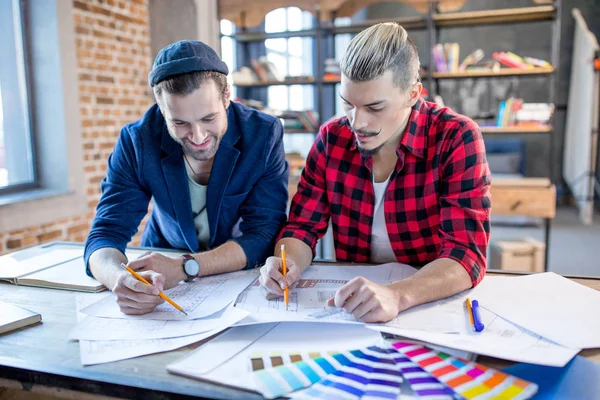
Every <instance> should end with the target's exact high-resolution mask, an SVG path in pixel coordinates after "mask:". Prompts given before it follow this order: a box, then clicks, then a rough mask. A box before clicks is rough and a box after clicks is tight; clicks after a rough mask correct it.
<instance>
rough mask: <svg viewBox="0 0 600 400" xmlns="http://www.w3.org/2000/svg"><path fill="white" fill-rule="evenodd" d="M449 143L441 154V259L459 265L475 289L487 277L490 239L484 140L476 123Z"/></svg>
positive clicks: (453, 135)
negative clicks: (487, 251) (487, 250)
mask: <svg viewBox="0 0 600 400" xmlns="http://www.w3.org/2000/svg"><path fill="white" fill-rule="evenodd" d="M449 143H450V144H449V146H447V148H446V149H444V150H443V151H442V154H441V163H442V164H441V171H442V177H441V185H440V230H439V235H440V238H441V249H440V252H439V255H438V258H450V259H453V260H455V261H457V262H459V263H460V264H461V265H462V266H463V267H464V268H465V270H466V271H467V272H468V274H469V276H470V277H471V282H472V284H473V286H476V285H477V284H478V283H479V282H481V280H482V279H483V277H484V275H485V271H486V249H487V246H488V242H489V238H490V211H491V204H492V199H491V195H490V184H491V176H490V170H489V167H488V164H487V159H486V155H485V146H484V142H483V137H482V136H481V132H480V131H479V128H478V127H477V125H476V124H475V123H474V122H472V121H468V122H466V123H464V124H462V125H461V126H459V127H458V128H456V129H454V130H453V132H452V133H451V134H450V137H449Z"/></svg>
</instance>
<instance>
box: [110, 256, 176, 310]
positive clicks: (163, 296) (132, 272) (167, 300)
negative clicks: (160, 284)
mask: <svg viewBox="0 0 600 400" xmlns="http://www.w3.org/2000/svg"><path fill="white" fill-rule="evenodd" d="M121 268H123V269H124V270H125V271H127V272H129V273H130V274H131V275H133V276H134V277H135V279H137V280H138V281H140V282H144V283H145V284H146V285H150V286H152V285H151V284H150V282H148V281H147V280H145V279H144V277H142V276H141V275H140V274H138V273H137V272H135V271H134V270H132V269H131V268H129V267H128V266H126V265H125V264H123V263H121ZM158 295H159V296H160V297H161V298H162V299H163V300H164V301H166V302H168V303H169V304H171V305H172V306H173V307H175V308H176V309H178V310H179V311H181V312H182V313H184V314H185V315H187V313H186V312H185V311H183V308H181V307H180V306H179V304H177V303H175V302H174V301H173V300H171V299H170V298H169V296H167V295H166V294H164V293H163V292H159V293H158Z"/></svg>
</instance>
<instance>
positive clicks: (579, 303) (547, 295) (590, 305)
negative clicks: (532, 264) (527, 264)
mask: <svg viewBox="0 0 600 400" xmlns="http://www.w3.org/2000/svg"><path fill="white" fill-rule="evenodd" d="M494 278H495V279H493V280H490V279H489V278H485V279H484V280H483V281H482V282H481V284H480V285H479V286H478V287H477V288H475V290H477V295H476V296H475V297H474V298H476V299H477V300H479V303H480V304H481V305H482V306H483V307H486V308H487V309H489V310H491V311H493V312H495V313H496V314H498V315H500V316H502V317H504V318H506V319H508V320H509V321H511V322H513V323H515V324H517V325H520V326H522V327H524V328H526V329H529V330H530V331H533V332H535V333H537V334H538V335H541V336H543V337H545V338H547V339H549V340H552V341H554V342H556V343H560V344H562V345H563V346H567V347H573V348H596V347H600V312H599V311H598V310H600V291H597V290H594V289H591V288H588V287H585V286H583V285H580V284H578V283H576V282H573V281H571V280H570V279H567V278H564V277H562V276H560V275H557V274H555V273H553V272H546V273H538V274H532V275H527V276H521V277H494Z"/></svg>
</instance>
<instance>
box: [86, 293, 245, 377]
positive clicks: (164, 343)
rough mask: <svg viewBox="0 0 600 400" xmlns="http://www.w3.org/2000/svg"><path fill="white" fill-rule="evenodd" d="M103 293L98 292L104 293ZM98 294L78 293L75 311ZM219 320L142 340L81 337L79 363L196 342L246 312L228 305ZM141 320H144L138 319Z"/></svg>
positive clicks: (145, 352) (116, 357) (140, 353)
mask: <svg viewBox="0 0 600 400" xmlns="http://www.w3.org/2000/svg"><path fill="white" fill-rule="evenodd" d="M103 295H106V294H101V295H100V296H103ZM94 296H99V295H90V294H87V295H78V296H77V297H76V307H77V310H81V309H82V308H84V307H86V306H87V305H89V304H91V303H93V302H95V301H97V297H95V298H94ZM229 308H230V310H229V311H228V312H226V313H225V314H224V316H223V318H221V320H220V324H219V325H217V326H215V327H214V328H213V329H212V330H210V331H206V332H202V333H198V334H194V335H189V336H183V337H175V338H166V339H142V340H80V341H79V351H80V359H81V364H82V365H94V364H103V363H108V362H113V361H119V360H126V359H129V358H134V357H139V356H143V355H147V354H154V353H160V352H164V351H170V350H175V349H178V348H180V347H183V346H187V345H190V344H192V343H196V342H199V341H201V340H204V339H206V338H209V337H211V336H213V335H216V334H217V333H219V332H221V331H223V330H225V329H227V328H228V327H230V326H231V325H233V324H234V323H236V322H237V321H239V320H241V319H243V318H245V317H246V316H247V315H248V313H247V312H244V311H242V310H237V309H235V308H233V307H229ZM77 318H78V320H79V321H82V320H83V319H85V318H86V315H85V314H82V313H80V312H79V311H78V313H77ZM139 322H144V321H139Z"/></svg>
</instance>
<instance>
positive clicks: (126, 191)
mask: <svg viewBox="0 0 600 400" xmlns="http://www.w3.org/2000/svg"><path fill="white" fill-rule="evenodd" d="M136 147H137V148H138V149H139V148H141V144H139V143H138V145H137V146H135V145H134V143H133V140H132V137H131V135H130V134H129V132H128V131H127V128H123V129H122V130H121V134H120V135H119V139H118V141H117V143H116V145H115V148H114V150H113V152H112V153H111V155H110V156H109V157H108V166H107V171H106V176H105V178H104V179H103V180H102V183H101V190H102V196H101V198H100V201H99V203H98V206H97V208H96V216H95V218H94V221H93V223H92V229H91V230H90V234H89V235H88V238H87V241H86V244H85V251H84V262H85V266H86V272H87V274H88V275H89V276H92V274H91V272H90V269H89V265H88V261H89V258H90V255H92V253H93V252H95V251H96V250H98V249H101V248H104V247H111V248H115V249H117V250H119V251H121V252H122V253H123V254H125V247H126V246H127V243H128V242H129V241H130V240H131V238H132V237H133V235H135V233H136V232H137V229H138V226H139V224H140V222H141V221H142V219H143V218H144V216H145V215H146V214H147V212H148V204H149V203H150V197H151V196H150V193H149V192H148V190H146V188H145V187H144V186H143V185H142V183H141V179H140V175H139V172H140V171H141V170H142V165H141V162H142V159H143V158H142V156H141V154H139V153H138V152H136V150H135V149H136Z"/></svg>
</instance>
